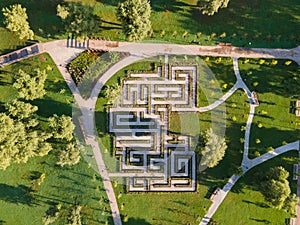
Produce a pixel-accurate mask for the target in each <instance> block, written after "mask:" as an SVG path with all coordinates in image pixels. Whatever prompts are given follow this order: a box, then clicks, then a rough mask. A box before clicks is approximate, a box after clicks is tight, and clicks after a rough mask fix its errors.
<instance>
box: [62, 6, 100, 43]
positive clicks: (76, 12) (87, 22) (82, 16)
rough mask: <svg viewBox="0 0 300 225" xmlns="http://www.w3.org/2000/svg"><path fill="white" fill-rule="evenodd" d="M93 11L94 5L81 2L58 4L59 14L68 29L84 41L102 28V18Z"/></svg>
mask: <svg viewBox="0 0 300 225" xmlns="http://www.w3.org/2000/svg"><path fill="white" fill-rule="evenodd" d="M93 11H94V9H93V7H91V6H89V5H81V4H79V3H69V4H67V5H58V6H57V16H59V17H60V18H61V19H62V21H63V23H64V24H65V29H66V31H67V32H68V33H70V34H73V35H74V36H75V37H76V39H77V40H78V41H83V40H85V39H86V38H87V37H88V36H89V35H91V34H93V33H96V32H98V31H99V30H100V25H101V20H100V18H99V17H98V16H96V15H94V14H93Z"/></svg>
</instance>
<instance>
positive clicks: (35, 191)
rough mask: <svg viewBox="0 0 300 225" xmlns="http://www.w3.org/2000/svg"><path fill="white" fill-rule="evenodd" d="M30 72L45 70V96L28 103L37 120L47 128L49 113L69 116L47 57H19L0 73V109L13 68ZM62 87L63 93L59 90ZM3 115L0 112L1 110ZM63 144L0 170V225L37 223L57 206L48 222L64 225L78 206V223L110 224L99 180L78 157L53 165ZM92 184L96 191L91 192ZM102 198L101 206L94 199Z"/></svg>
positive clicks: (10, 91)
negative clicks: (57, 213)
mask: <svg viewBox="0 0 300 225" xmlns="http://www.w3.org/2000/svg"><path fill="white" fill-rule="evenodd" d="M35 68H40V69H47V68H48V70H47V74H48V78H47V80H46V86H45V87H46V90H47V94H46V96H45V98H44V99H41V100H36V101H34V103H33V104H36V105H38V106H39V111H38V115H39V116H38V119H39V121H40V123H41V124H42V125H43V126H44V127H45V128H47V123H46V119H47V118H48V117H49V116H51V115H53V114H54V113H56V114H58V115H61V114H66V115H69V116H71V115H72V108H71V107H72V105H71V104H70V103H71V102H72V101H73V97H72V95H71V92H70V91H69V89H68V86H67V85H66V83H65V82H64V80H63V78H62V76H61V74H60V73H59V71H58V69H57V67H56V66H55V64H54V62H53V61H52V59H51V58H50V56H49V55H48V54H42V55H38V56H34V57H31V58H28V59H25V60H23V61H21V62H18V63H14V64H12V65H9V66H6V67H4V68H2V69H0V102H1V105H2V106H3V104H5V103H6V102H9V101H11V100H12V99H13V98H14V97H16V95H17V92H16V90H15V89H14V88H12V82H13V75H14V74H16V72H17V71H18V70H19V69H23V70H25V71H26V72H29V73H30V72H31V71H33V70H34V69H35ZM62 89H65V93H64V94H61V93H60V91H61V90H62ZM1 110H2V111H3V110H4V108H3V107H2V108H1ZM64 145H65V143H63V142H62V143H54V150H53V151H52V152H51V153H50V154H49V155H48V156H45V157H35V158H32V159H30V160H29V161H28V163H26V164H24V163H22V164H12V165H11V166H10V167H8V168H7V170H5V171H0V181H1V184H0V221H1V222H0V223H3V224H7V225H15V224H24V225H41V224H42V217H43V216H44V215H45V212H46V211H47V210H48V209H49V207H50V206H51V205H53V204H55V203H61V204H62V209H61V213H60V216H59V219H58V220H57V221H56V222H55V223H53V224H56V225H58V224H67V218H68V213H69V211H70V209H71V208H72V206H73V205H74V204H80V205H82V206H83V209H82V217H83V222H84V224H95V225H96V224H104V223H105V221H106V220H108V221H109V224H112V219H111V214H110V208H109V204H108V202H107V200H106V199H107V196H106V193H105V190H104V187H103V183H102V181H101V178H100V177H99V176H98V175H97V176H96V180H94V179H93V176H94V175H95V174H97V172H95V171H93V170H92V169H91V168H90V165H89V164H88V163H87V162H85V161H84V160H83V159H82V160H81V161H80V163H79V164H77V165H75V166H72V167H64V168H61V167H59V166H56V162H57V159H56V153H57V152H58V151H59V149H60V148H61V147H63V146H64ZM40 173H45V174H46V179H45V181H44V182H43V183H42V184H41V185H40V186H38V185H34V184H33V180H32V179H33V178H32V177H34V176H36V174H40ZM97 186H99V187H98V189H99V190H97ZM101 198H103V199H104V201H103V202H102V203H100V202H99V199H101Z"/></svg>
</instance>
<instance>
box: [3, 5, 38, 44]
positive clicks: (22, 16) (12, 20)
mask: <svg viewBox="0 0 300 225" xmlns="http://www.w3.org/2000/svg"><path fill="white" fill-rule="evenodd" d="M2 12H3V15H4V17H5V19H4V25H6V28H7V29H8V30H10V31H12V32H14V33H16V34H17V35H18V37H19V39H21V40H22V39H33V37H34V33H33V31H32V30H31V29H30V26H29V23H28V21H27V19H28V16H27V13H26V8H22V6H21V5H20V4H15V5H11V6H9V7H8V8H3V9H2Z"/></svg>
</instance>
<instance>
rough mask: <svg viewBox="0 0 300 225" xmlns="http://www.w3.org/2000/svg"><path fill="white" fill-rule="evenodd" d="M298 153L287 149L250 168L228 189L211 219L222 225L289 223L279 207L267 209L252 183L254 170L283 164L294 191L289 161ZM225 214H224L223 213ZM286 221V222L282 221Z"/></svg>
mask: <svg viewBox="0 0 300 225" xmlns="http://www.w3.org/2000/svg"><path fill="white" fill-rule="evenodd" d="M297 157H298V152H297V151H290V152H287V153H285V154H283V155H280V156H278V157H276V158H273V159H270V160H269V161H267V162H265V163H263V164H261V165H259V166H257V167H255V168H253V169H252V170H250V171H249V172H248V173H247V174H245V175H244V176H243V177H242V178H240V180H239V181H238V182H237V183H236V184H235V186H234V187H233V188H232V191H231V192H229V194H228V195H227V197H226V198H225V200H224V201H223V203H222V204H221V205H220V207H219V208H218V210H217V212H216V214H215V215H214V216H213V219H214V220H216V221H217V222H218V224H222V225H232V224H236V225H244V224H247V225H259V224H272V225H273V224H274V225H282V224H289V218H290V217H291V215H290V214H289V213H286V212H285V211H283V210H278V209H275V208H271V207H270V206H269V205H268V204H266V203H265V200H264V198H263V196H262V194H261V193H260V191H259V187H258V185H259V184H258V183H255V179H254V177H255V173H257V172H261V171H268V170H269V169H270V168H272V167H276V166H283V167H284V168H285V169H286V170H288V171H289V173H290V176H289V183H290V186H291V191H292V193H296V192H297V182H296V181H292V179H291V178H292V173H293V164H294V163H297V162H298V160H297ZM225 215H226V216H225ZM286 221H288V223H285V222H286Z"/></svg>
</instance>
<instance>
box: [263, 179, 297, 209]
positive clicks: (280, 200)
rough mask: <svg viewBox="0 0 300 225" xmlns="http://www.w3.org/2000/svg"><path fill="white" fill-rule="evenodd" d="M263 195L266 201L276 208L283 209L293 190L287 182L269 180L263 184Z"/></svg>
mask: <svg viewBox="0 0 300 225" xmlns="http://www.w3.org/2000/svg"><path fill="white" fill-rule="evenodd" d="M262 186H263V189H264V191H263V195H264V197H265V199H266V201H268V202H270V203H271V204H272V205H273V206H274V207H276V208H279V209H280V208H282V206H283V204H284V202H285V200H286V198H287V197H288V196H289V195H290V193H291V189H290V186H289V182H288V181H287V180H284V181H281V180H274V179H272V180H269V181H267V182H265V183H263V185H262Z"/></svg>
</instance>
